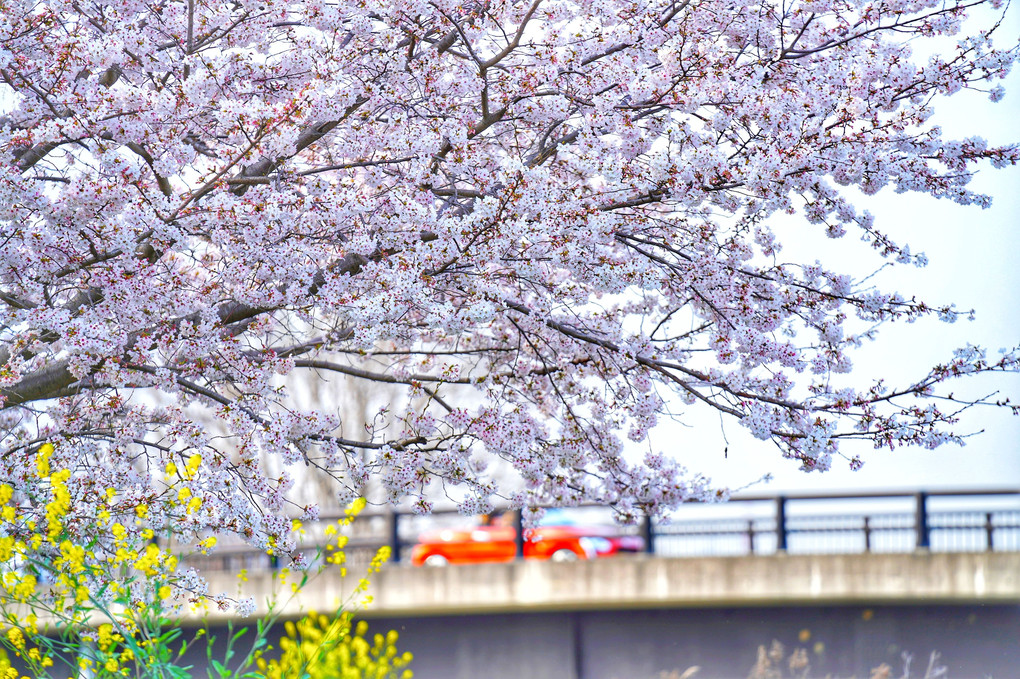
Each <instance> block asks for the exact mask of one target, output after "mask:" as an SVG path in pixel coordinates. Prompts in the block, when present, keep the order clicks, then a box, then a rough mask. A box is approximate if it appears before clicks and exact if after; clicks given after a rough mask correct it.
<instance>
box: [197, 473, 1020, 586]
mask: <svg viewBox="0 0 1020 679" xmlns="http://www.w3.org/2000/svg"><path fill="white" fill-rule="evenodd" d="M569 511H570V512H572V513H573V518H574V522H575V523H576V524H577V525H580V526H584V525H588V524H589V523H590V524H592V525H596V524H598V525H603V526H604V525H606V524H611V523H612V513H611V510H609V509H606V508H601V507H578V508H573V509H571V510H569ZM335 518H336V517H332V518H330V517H324V518H323V519H321V520H319V521H317V522H312V523H308V524H306V526H305V531H306V535H305V539H304V541H303V543H302V549H303V550H304V551H306V552H307V554H308V555H309V559H312V558H314V556H315V555H316V554H318V553H319V552H320V551H321V549H320V548H321V546H322V545H324V544H326V543H327V542H328V540H327V539H326V537H325V527H326V526H327V525H328V524H329V523H332V522H333V521H335ZM512 519H513V520H512V525H514V526H515V527H516V531H515V543H516V544H515V552H516V554H517V557H518V558H520V557H522V556H523V554H524V537H523V532H522V531H521V523H522V522H521V516H520V513H517V512H515V513H514V514H513V515H512ZM473 521H475V519H473V518H472V517H467V516H464V515H461V514H459V513H458V512H456V511H436V512H433V513H432V514H431V515H429V516H418V515H415V514H411V513H407V512H399V511H397V512H375V513H369V512H366V513H363V514H362V515H360V516H359V517H358V518H357V519H356V520H355V521H354V522H353V524H352V525H351V526H348V527H347V528H346V529H345V531H344V532H345V534H347V535H348V543H347V545H346V547H345V552H346V554H347V560H348V563H349V564H350V566H351V567H352V568H360V567H362V566H364V565H367V563H368V561H369V560H370V559H371V558H372V556H374V555H375V553H376V551H377V550H378V549H379V548H380V547H382V546H383V545H388V546H389V548H390V552H391V558H390V563H399V562H406V561H408V560H409V559H408V553H409V548H411V547H412V546H413V545H414V544H416V543H417V542H418V540H419V537H420V535H421V534H422V533H424V532H426V531H436V530H442V529H444V528H456V527H459V528H464V527H468V526H470V525H471V524H472V522H473ZM616 530H618V531H619V533H620V534H630V535H639V536H641V537H642V538H643V539H644V550H645V552H647V553H649V554H654V555H660V556H727V555H732V556H738V555H768V554H775V553H780V552H786V553H798V554H823V553H867V552H876V553H887V552H911V551H915V550H922V551H924V550H927V551H939V552H953V551H1002V552H1016V551H1020V490H978V491H931V492H891V493H890V492H884V493H854V494H837V495H787V496H739V497H734V498H732V499H731V500H730V501H729V502H726V503H720V504H692V505H689V506H685V507H683V508H681V509H680V510H678V511H677V512H675V513H674V514H673V516H671V517H670V520H668V521H651V520H648V519H645V520H644V521H643V522H641V523H640V524H639V525H638V526H618V527H617V528H616ZM189 560H195V561H201V563H202V568H204V569H207V570H215V569H220V568H222V569H225V570H232V571H234V570H239V569H241V568H247V569H249V570H251V569H255V570H258V569H268V568H273V567H275V566H276V565H277V564H276V563H275V562H274V560H273V559H272V558H271V557H268V556H266V555H265V554H262V553H260V552H258V551H255V550H253V549H251V548H250V547H247V546H244V545H241V544H234V545H231V544H229V543H226V544H222V546H221V547H219V548H217V550H216V551H215V552H214V553H213V554H211V555H208V556H202V557H193V559H189Z"/></svg>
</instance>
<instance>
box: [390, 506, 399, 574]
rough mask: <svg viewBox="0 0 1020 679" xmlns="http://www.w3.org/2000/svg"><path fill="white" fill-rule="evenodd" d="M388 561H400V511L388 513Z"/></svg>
mask: <svg viewBox="0 0 1020 679" xmlns="http://www.w3.org/2000/svg"><path fill="white" fill-rule="evenodd" d="M390 561H391V562H393V563H400V512H396V511H394V512H391V513H390Z"/></svg>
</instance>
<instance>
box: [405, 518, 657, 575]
mask: <svg viewBox="0 0 1020 679" xmlns="http://www.w3.org/2000/svg"><path fill="white" fill-rule="evenodd" d="M515 535H516V531H515V529H514V528H513V526H499V525H497V526H475V527H474V528H462V529H448V530H440V531H435V532H432V533H424V534H422V536H421V537H420V538H419V539H418V544H416V545H415V546H414V549H413V550H412V552H411V563H413V564H414V565H415V566H443V565H446V564H458V563H485V562H493V561H513V559H514V556H515V554H516V545H515V544H514V537H515ZM642 549H644V540H642V539H641V538H640V537H638V536H635V535H619V533H618V531H616V530H614V529H613V528H609V527H600V526H577V525H571V524H557V525H545V526H539V527H538V528H536V529H535V531H534V533H533V534H532V539H531V540H528V541H526V542H525V543H524V558H526V559H550V560H552V561H576V560H577V559H594V558H596V557H603V556H611V555H613V554H619V553H621V552H640V551H641V550H642Z"/></svg>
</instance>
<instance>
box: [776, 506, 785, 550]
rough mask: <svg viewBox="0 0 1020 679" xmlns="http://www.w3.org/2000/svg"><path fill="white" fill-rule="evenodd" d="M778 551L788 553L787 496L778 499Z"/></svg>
mask: <svg viewBox="0 0 1020 679" xmlns="http://www.w3.org/2000/svg"><path fill="white" fill-rule="evenodd" d="M776 551H777V552H785V551H786V496H784V495H779V496H777V497H776Z"/></svg>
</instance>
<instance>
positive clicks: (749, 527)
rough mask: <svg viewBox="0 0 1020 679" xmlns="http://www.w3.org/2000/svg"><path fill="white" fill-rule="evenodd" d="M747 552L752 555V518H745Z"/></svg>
mask: <svg viewBox="0 0 1020 679" xmlns="http://www.w3.org/2000/svg"><path fill="white" fill-rule="evenodd" d="M747 553H748V554H750V555H751V556H754V519H748V520H747Z"/></svg>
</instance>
